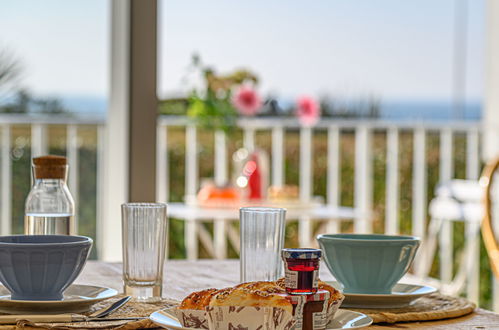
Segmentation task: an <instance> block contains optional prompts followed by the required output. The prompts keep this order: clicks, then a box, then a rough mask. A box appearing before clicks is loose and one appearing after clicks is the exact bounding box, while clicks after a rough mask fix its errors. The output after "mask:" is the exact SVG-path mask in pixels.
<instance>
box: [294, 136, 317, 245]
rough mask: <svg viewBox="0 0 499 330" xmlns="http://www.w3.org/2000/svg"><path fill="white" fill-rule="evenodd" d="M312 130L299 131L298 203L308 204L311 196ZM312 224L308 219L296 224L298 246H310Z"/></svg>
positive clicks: (305, 218)
mask: <svg viewBox="0 0 499 330" xmlns="http://www.w3.org/2000/svg"><path fill="white" fill-rule="evenodd" d="M312 182H313V174H312V129H311V128H310V127H302V128H301V129H300V201H301V202H302V203H309V202H310V200H311V196H312ZM311 237H312V224H311V220H310V217H300V219H299V222H298V240H299V243H300V246H310V239H311Z"/></svg>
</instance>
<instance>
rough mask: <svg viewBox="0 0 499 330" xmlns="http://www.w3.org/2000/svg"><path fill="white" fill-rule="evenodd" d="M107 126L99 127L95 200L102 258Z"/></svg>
mask: <svg viewBox="0 0 499 330" xmlns="http://www.w3.org/2000/svg"><path fill="white" fill-rule="evenodd" d="M106 147H107V146H106V126H104V125H98V126H97V147H96V149H97V150H96V152H97V178H96V179H97V184H96V186H97V191H96V193H95V194H96V198H95V200H96V201H95V203H96V205H95V206H96V210H95V214H96V219H95V221H96V224H95V227H96V228H97V230H96V246H97V255H98V256H102V255H103V251H102V248H103V237H104V230H105V227H104V219H105V216H104V213H105V210H104V203H103V201H104V194H105V193H106V187H105V186H104V185H105V182H104V175H106V173H105V168H106V164H105V163H106V156H105V155H106V152H107V151H106V149H107V148H106Z"/></svg>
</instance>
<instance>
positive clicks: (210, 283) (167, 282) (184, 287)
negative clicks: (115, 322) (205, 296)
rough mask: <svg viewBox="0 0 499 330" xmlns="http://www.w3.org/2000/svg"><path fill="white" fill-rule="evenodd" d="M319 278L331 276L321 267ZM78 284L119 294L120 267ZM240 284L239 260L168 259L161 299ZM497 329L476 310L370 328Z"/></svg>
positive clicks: (88, 272)
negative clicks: (113, 290) (103, 287)
mask: <svg viewBox="0 0 499 330" xmlns="http://www.w3.org/2000/svg"><path fill="white" fill-rule="evenodd" d="M320 277H321V279H323V280H326V281H328V280H331V279H332V276H331V274H330V273H329V272H328V270H327V269H326V267H321V273H320ZM409 280H410V279H409ZM76 282H77V283H84V284H93V285H102V286H107V287H111V288H113V289H116V290H119V291H120V292H121V291H122V289H123V288H122V285H123V284H122V281H121V264H118V263H104V262H96V261H89V262H88V263H87V265H86V266H85V269H84V270H83V273H82V274H81V275H80V277H79V278H78V279H77V281H76ZM238 282H239V261H238V260H198V261H187V260H170V261H168V262H167V263H166V265H165V278H164V284H163V285H164V286H163V296H164V297H165V298H171V299H175V300H182V299H183V298H184V297H185V296H186V295H187V294H189V293H191V292H192V291H196V290H200V289H205V288H209V287H217V288H222V287H226V286H231V285H234V284H236V283H238ZM413 328H417V329H437V330H438V329H441V330H446V329H448V330H451V329H452V330H457V329H499V314H495V313H492V312H489V311H486V310H483V309H477V310H476V311H475V312H474V313H472V314H469V315H467V316H463V317H459V318H455V319H448V320H442V321H427V322H408V323H397V324H387V325H372V326H370V327H369V329H413Z"/></svg>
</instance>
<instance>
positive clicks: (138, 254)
mask: <svg viewBox="0 0 499 330" xmlns="http://www.w3.org/2000/svg"><path fill="white" fill-rule="evenodd" d="M121 220H122V236H123V281H124V291H125V294H126V295H131V296H133V297H134V298H135V299H136V300H139V301H148V302H154V301H159V300H161V296H162V288H163V264H164V260H165V253H166V247H167V237H168V220H167V217H166V204H162V203H126V204H123V205H121Z"/></svg>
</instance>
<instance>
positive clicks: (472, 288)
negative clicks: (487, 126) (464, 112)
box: [465, 129, 480, 303]
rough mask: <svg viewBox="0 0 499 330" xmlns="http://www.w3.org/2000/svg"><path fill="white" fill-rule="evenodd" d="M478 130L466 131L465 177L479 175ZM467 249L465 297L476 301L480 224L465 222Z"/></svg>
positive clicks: (474, 177)
mask: <svg viewBox="0 0 499 330" xmlns="http://www.w3.org/2000/svg"><path fill="white" fill-rule="evenodd" d="M478 151H479V136H478V130H476V129H472V130H469V131H467V133H466V179H468V180H478V176H479V175H480V172H479V171H480V159H479V153H478ZM465 228H466V232H465V234H466V240H467V241H468V242H469V243H468V246H467V249H468V251H466V252H467V255H468V262H467V263H468V268H467V278H468V283H467V292H466V295H467V298H468V299H470V300H471V301H473V302H475V303H478V299H479V296H480V243H479V240H480V231H479V230H480V224H477V223H466V227H465Z"/></svg>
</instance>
